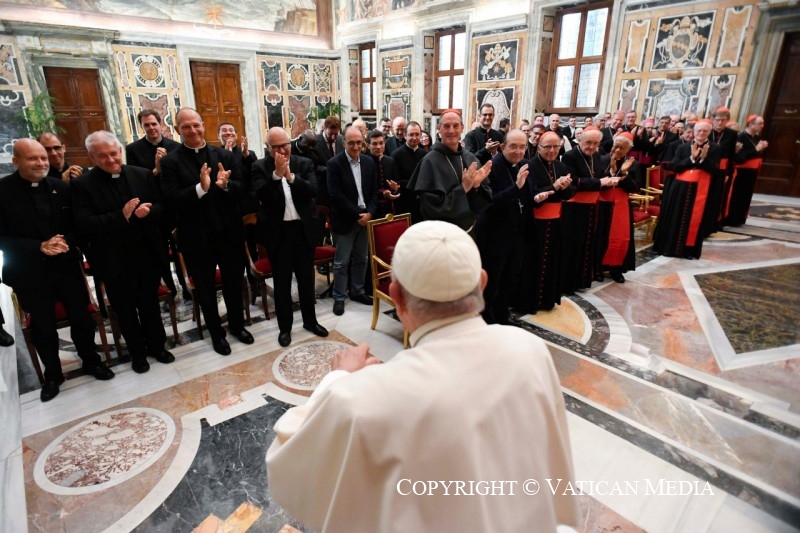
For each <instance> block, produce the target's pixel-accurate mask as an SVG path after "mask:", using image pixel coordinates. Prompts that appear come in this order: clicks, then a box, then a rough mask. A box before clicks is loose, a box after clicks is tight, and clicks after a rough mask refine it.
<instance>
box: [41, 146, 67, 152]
mask: <svg viewBox="0 0 800 533" xmlns="http://www.w3.org/2000/svg"><path fill="white" fill-rule="evenodd" d="M44 149H45V151H46V152H60V151H61V150H63V149H64V147H63V146H61V145H60V144H59V145H56V146H45V147H44Z"/></svg>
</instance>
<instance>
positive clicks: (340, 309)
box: [333, 300, 344, 316]
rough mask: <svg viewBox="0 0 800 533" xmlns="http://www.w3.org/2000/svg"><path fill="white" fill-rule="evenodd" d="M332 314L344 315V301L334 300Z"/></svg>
mask: <svg viewBox="0 0 800 533" xmlns="http://www.w3.org/2000/svg"><path fill="white" fill-rule="evenodd" d="M333 314H334V315H336V316H342V315H343V314H344V300H336V301H335V302H333Z"/></svg>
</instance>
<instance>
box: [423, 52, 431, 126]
mask: <svg viewBox="0 0 800 533" xmlns="http://www.w3.org/2000/svg"><path fill="white" fill-rule="evenodd" d="M422 68H423V71H424V73H423V75H424V77H425V89H424V91H423V93H424V94H423V100H422V112H423V113H430V112H431V110H432V109H433V54H425V55H424V56H423V57H422Z"/></svg>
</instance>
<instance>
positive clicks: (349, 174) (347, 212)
mask: <svg viewBox="0 0 800 533" xmlns="http://www.w3.org/2000/svg"><path fill="white" fill-rule="evenodd" d="M359 161H360V165H361V192H362V194H363V195H364V203H365V204H366V209H361V208H360V207H358V189H356V181H355V177H354V176H353V170H352V169H351V168H350V160H349V159H348V156H347V153H341V154H339V155H337V156H335V157H334V158H332V159H331V160H330V161H328V192H329V193H330V195H331V230H332V231H333V232H334V233H347V232H349V231H350V230H351V229H352V227H353V224H355V223H356V222H357V221H358V216H359V215H360V214H361V213H364V212H368V213H370V214H371V215H372V217H373V218H375V215H376V214H377V212H378V177H377V170H376V168H375V162H374V160H373V159H372V156H369V155H364V154H361V155H360V156H359Z"/></svg>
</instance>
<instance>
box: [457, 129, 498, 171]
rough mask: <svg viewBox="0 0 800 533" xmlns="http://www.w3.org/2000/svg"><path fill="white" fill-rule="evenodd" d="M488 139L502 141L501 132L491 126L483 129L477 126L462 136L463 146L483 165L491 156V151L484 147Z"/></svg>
mask: <svg viewBox="0 0 800 533" xmlns="http://www.w3.org/2000/svg"><path fill="white" fill-rule="evenodd" d="M489 141H494V142H503V133H502V132H500V131H497V130H493V129H491V128H489V129H488V130H485V129H483V128H481V127H480V126H478V127H477V128H475V129H474V130H472V131H470V132H469V133H467V134H466V136H464V148H466V149H467V151H468V152H472V153H473V154H474V155H475V157H477V158H478V161H480V163H481V165H483V164H484V163H486V162H487V161H488V160H490V159H491V158H492V153H491V152H490V151H489V150H487V149H486V143H487V142H489ZM499 148H500V147H499V146H498V149H499Z"/></svg>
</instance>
